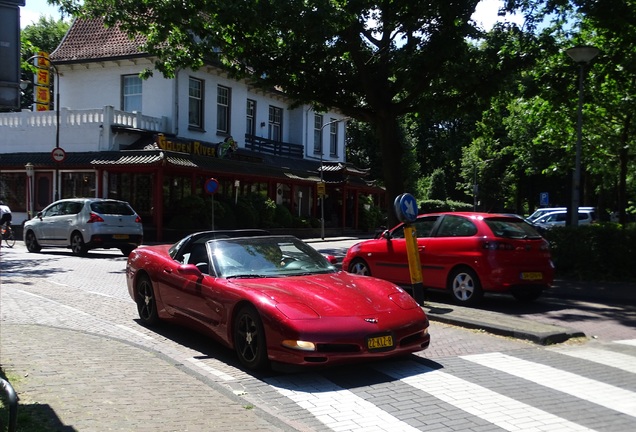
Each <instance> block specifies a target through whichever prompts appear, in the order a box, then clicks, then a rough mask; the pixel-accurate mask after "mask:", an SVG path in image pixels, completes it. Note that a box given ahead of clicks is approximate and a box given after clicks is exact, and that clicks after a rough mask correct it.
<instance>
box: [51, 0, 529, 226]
mask: <svg viewBox="0 0 636 432" xmlns="http://www.w3.org/2000/svg"><path fill="white" fill-rule="evenodd" d="M55 1H56V2H58V3H60V4H63V5H64V7H65V9H66V10H67V11H71V12H75V13H77V14H84V15H85V16H89V17H103V19H104V20H105V22H106V23H107V24H108V25H120V26H121V28H122V29H123V30H125V31H126V32H128V33H129V34H130V35H133V34H143V35H145V36H146V38H147V43H146V44H145V46H143V47H141V48H142V49H144V50H145V51H147V52H148V53H149V54H152V55H155V56H157V58H158V59H159V60H158V61H157V63H156V68H157V69H158V70H159V71H161V72H162V73H163V74H164V75H165V76H168V77H169V76H172V75H173V74H174V71H175V70H176V69H177V68H184V67H190V68H193V69H197V68H199V67H201V66H202V65H204V64H206V63H210V62H219V63H220V64H222V65H224V66H225V67H226V68H227V69H228V71H229V72H230V73H231V74H232V76H234V77H236V78H245V79H249V80H251V82H252V84H253V85H255V86H260V87H266V88H273V87H275V86H276V87H278V88H282V89H283V90H284V91H285V93H286V94H287V95H289V96H290V97H291V98H293V99H295V100H296V101H297V102H298V103H310V104H312V105H314V106H315V107H316V108H317V109H322V108H325V107H331V108H336V109H339V110H340V111H341V112H343V113H344V114H345V115H347V116H350V117H352V118H354V119H357V120H359V121H362V122H365V123H368V124H370V125H371V127H372V130H373V133H374V136H375V139H376V140H377V143H378V146H379V149H380V152H381V155H382V174H383V175H382V178H383V180H384V184H385V186H386V190H387V202H392V201H393V198H394V197H395V196H397V195H398V194H400V193H402V192H403V191H404V188H405V186H407V185H409V184H410V183H412V182H414V180H410V181H407V180H406V175H407V174H408V170H405V169H403V166H402V164H403V161H404V160H405V159H404V157H405V156H406V155H407V154H408V152H409V151H410V150H411V149H412V146H411V144H409V143H405V142H404V141H403V140H404V139H405V138H406V135H405V134H404V133H403V132H404V131H403V130H402V129H401V119H402V118H403V117H404V116H407V115H408V114H411V113H426V114H428V113H430V109H428V110H427V109H425V107H443V106H456V105H458V104H461V103H462V101H463V100H465V99H467V98H469V97H474V95H480V94H484V93H485V92H486V91H487V90H488V89H489V88H491V87H493V86H494V85H495V83H497V82H498V81H499V80H500V79H501V73H502V72H503V71H505V70H506V68H507V64H509V63H511V62H513V61H515V62H524V61H525V58H524V57H520V56H515V57H506V56H502V55H500V50H499V49H498V47H497V46H496V43H498V42H499V40H498V39H497V38H493V39H492V40H491V41H492V42H495V44H493V45H491V46H489V49H488V50H480V49H478V48H477V46H476V44H475V43H471V40H473V41H474V40H478V39H479V38H481V37H482V36H483V34H482V33H481V32H480V30H479V29H477V28H476V27H475V24H474V23H473V22H472V21H471V15H472V14H473V12H474V10H475V6H476V5H477V3H479V0H459V1H452V2H448V1H447V0H435V1H427V2H420V1H412V0H395V1H390V2H388V1H387V2H380V3H378V2H376V1H370V0H359V1H355V2H351V1H347V0H308V1H302V2H301V1H289V0H269V1H258V2H255V1H239V0H237V1H225V0H224V1H220V0H210V1H206V2H198V1H191V2H183V1H177V0H161V1H159V0H147V1H144V2H139V1H137V0H134V1H133V0H84V1H83V2H80V1H79V0H55ZM503 30H506V31H507V29H502V31H503ZM414 175H415V177H417V173H414ZM389 217H390V218H391V219H393V220H394V219H395V216H394V215H393V214H392V213H390V214H389Z"/></svg>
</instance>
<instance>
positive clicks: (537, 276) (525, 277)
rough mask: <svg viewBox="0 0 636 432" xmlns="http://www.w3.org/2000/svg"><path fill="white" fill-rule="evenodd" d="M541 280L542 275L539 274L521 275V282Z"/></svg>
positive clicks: (525, 273) (527, 273)
mask: <svg viewBox="0 0 636 432" xmlns="http://www.w3.org/2000/svg"><path fill="white" fill-rule="evenodd" d="M541 279H543V273H541V272H523V273H521V280H531V281H535V280H541Z"/></svg>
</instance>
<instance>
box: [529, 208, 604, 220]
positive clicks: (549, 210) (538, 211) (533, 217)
mask: <svg viewBox="0 0 636 432" xmlns="http://www.w3.org/2000/svg"><path fill="white" fill-rule="evenodd" d="M567 210H568V209H567V207H541V208H538V209H536V210H535V211H534V212H533V213H532V214H531V215H530V216H528V217H527V218H526V220H527V221H528V222H530V223H534V222H535V221H536V220H538V219H540V218H541V217H543V216H545V215H547V214H548V213H552V212H556V211H567ZM581 210H591V211H595V208H594V207H579V211H581Z"/></svg>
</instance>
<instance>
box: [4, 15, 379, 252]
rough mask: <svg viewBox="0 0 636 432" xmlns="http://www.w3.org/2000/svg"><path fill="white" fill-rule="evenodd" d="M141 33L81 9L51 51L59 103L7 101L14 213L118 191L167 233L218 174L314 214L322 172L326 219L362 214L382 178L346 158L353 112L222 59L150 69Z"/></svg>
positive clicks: (342, 221) (342, 220) (7, 165)
mask: <svg viewBox="0 0 636 432" xmlns="http://www.w3.org/2000/svg"><path fill="white" fill-rule="evenodd" d="M141 42H142V40H141V39H136V40H131V39H129V38H128V37H127V36H126V35H125V34H124V33H123V32H121V31H120V30H119V29H118V28H117V27H111V28H106V27H104V25H103V22H102V21H101V20H76V21H75V22H74V23H73V25H72V26H71V28H70V29H69V32H68V33H67V35H66V36H65V38H64V40H63V41H62V43H61V44H60V46H59V47H58V48H57V49H56V50H55V52H53V53H51V55H50V59H51V67H50V68H49V69H48V71H49V72H50V80H55V86H54V92H55V95H53V97H52V99H55V100H56V102H55V107H56V108H55V109H54V110H53V111H23V112H18V113H0V179H2V182H1V183H0V187H1V188H2V189H1V190H0V198H2V197H3V198H4V199H5V201H8V202H9V204H10V206H11V207H12V209H13V211H14V215H15V216H14V221H15V222H20V221H21V220H22V219H25V218H26V217H27V214H33V213H35V212H37V211H39V210H41V209H42V208H43V207H44V206H46V205H47V204H49V203H50V202H51V201H53V200H55V199H57V198H66V197H71V196H102V197H116V198H119V199H124V200H126V201H129V202H130V203H131V204H132V205H133V207H134V208H135V209H136V210H137V212H138V213H140V214H141V215H142V218H143V219H144V226H145V227H146V228H147V231H150V232H156V237H157V239H158V240H161V239H162V237H165V236H164V231H165V229H166V228H170V227H171V226H173V225H174V224H175V223H177V221H178V220H179V216H180V211H181V210H180V208H179V206H180V205H182V204H181V203H182V202H183V200H184V199H185V198H187V197H189V196H192V195H194V196H204V197H205V196H207V197H209V196H210V195H212V193H210V192H211V190H209V188H210V187H211V186H210V185H211V184H218V189H215V190H214V191H213V194H214V197H217V198H218V199H223V198H225V199H226V200H227V201H229V202H231V201H232V199H233V200H234V203H235V204H236V202H237V200H238V197H239V196H245V195H248V194H260V195H263V196H267V197H270V198H271V199H272V200H274V201H275V202H276V204H278V205H284V206H286V207H288V208H289V210H290V211H291V212H292V214H293V215H294V216H298V217H299V218H305V219H311V218H314V219H315V218H319V217H320V216H321V214H322V212H321V211H319V203H320V200H319V199H318V198H319V195H318V193H319V192H322V190H323V188H322V186H319V185H320V184H324V185H326V187H325V188H324V190H325V193H326V197H327V198H326V200H325V208H324V212H325V213H326V214H325V222H326V223H327V225H328V226H331V227H339V228H344V227H345V226H347V227H355V226H356V225H357V220H358V215H357V207H358V206H357V203H358V195H359V193H373V194H378V193H379V192H380V190H379V189H377V188H375V187H373V186H372V185H370V184H368V183H367V182H366V181H364V180H363V177H364V176H365V175H366V173H365V172H363V171H361V170H358V169H355V168H353V167H351V166H348V165H347V164H346V158H345V129H346V118H345V116H344V115H342V114H341V113H339V112H336V111H333V112H324V113H323V112H315V111H314V110H313V109H312V108H311V107H310V106H308V105H305V106H300V107H297V108H293V109H292V108H290V106H291V104H292V102H293V101H291V100H289V99H288V98H287V97H286V96H285V95H284V94H283V93H282V92H279V91H276V90H272V91H263V90H259V89H256V88H253V87H251V86H250V85H248V84H247V83H246V82H243V81H236V80H233V79H230V78H229V77H228V76H227V74H226V73H225V71H224V70H223V69H222V68H220V67H217V66H214V65H208V66H205V67H203V68H201V69H200V70H197V71H192V70H187V69H184V70H179V71H178V72H177V74H176V76H175V77H174V78H173V79H166V78H164V77H163V76H162V75H161V74H160V73H158V72H156V73H154V76H152V77H151V78H149V79H147V80H142V79H141V78H140V77H139V73H140V72H141V71H143V70H144V69H146V68H152V66H153V58H151V57H149V56H148V55H147V54H145V53H142V52H140V51H139V48H138V47H139V46H140V45H141ZM36 59H38V60H41V59H42V57H39V56H38V57H36ZM46 93H47V92H45V93H44V95H45V96H46ZM58 102H59V103H58ZM57 107H60V109H59V110H57ZM210 179H214V180H215V182H213V183H210V182H209V180H210ZM321 179H322V180H324V181H325V183H321ZM377 196H378V197H379V195H377ZM379 199H381V198H379ZM345 203H347V204H349V205H346V204H345ZM20 215H21V216H22V218H21V217H20ZM173 222H174V223H173Z"/></svg>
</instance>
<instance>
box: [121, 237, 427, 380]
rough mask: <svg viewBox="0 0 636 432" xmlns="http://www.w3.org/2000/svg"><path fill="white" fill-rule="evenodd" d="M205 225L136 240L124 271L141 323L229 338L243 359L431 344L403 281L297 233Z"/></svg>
mask: <svg viewBox="0 0 636 432" xmlns="http://www.w3.org/2000/svg"><path fill="white" fill-rule="evenodd" d="M266 234H267V233H266V232H260V231H208V232H200V233H196V234H192V235H190V236H187V237H185V238H184V239H182V240H181V241H179V242H178V243H176V244H174V245H158V246H142V247H139V248H137V249H135V250H134V251H133V252H132V253H131V254H130V256H129V258H128V263H127V266H126V281H127V284H128V291H129V293H130V296H131V297H132V298H133V300H134V301H135V303H137V310H138V312H139V317H140V318H141V321H142V323H144V324H146V325H152V324H156V323H157V322H158V321H159V320H170V321H173V322H175V323H180V324H184V325H187V326H189V327H191V328H194V329H196V330H199V331H201V332H203V333H205V334H208V335H210V336H212V337H213V338H215V339H216V340H218V341H220V342H221V343H223V344H224V345H226V346H228V347H230V348H233V349H234V350H235V351H236V353H237V355H238V358H239V360H240V361H241V363H242V364H243V365H244V366H245V367H246V368H248V369H262V368H266V367H268V366H270V365H271V364H273V363H274V364H277V363H281V364H288V365H289V364H292V365H303V366H307V365H314V366H316V365H331V364H337V363H343V362H351V361H358V360H368V359H378V358H385V357H392V356H398V355H405V354H409V353H413V352H416V351H421V350H423V349H425V348H427V347H428V345H429V342H430V336H429V334H428V325H429V323H428V319H427V317H426V314H425V313H424V311H423V310H422V308H421V307H420V306H419V305H418V304H417V303H416V302H415V300H413V298H412V297H411V296H410V295H409V294H408V293H407V292H405V291H404V290H403V289H402V288H400V287H398V286H396V285H394V284H392V283H390V282H387V281H383V280H380V279H376V278H366V277H359V276H356V275H351V274H349V273H346V272H342V271H338V270H337V269H336V268H335V267H334V266H333V265H332V264H331V263H330V262H329V260H328V259H327V258H326V257H324V256H323V255H321V254H320V253H319V252H317V251H316V250H315V249H313V248H312V247H311V246H309V245H308V244H306V243H304V242H303V241H301V240H299V239H297V238H296V237H293V236H289V235H284V236H272V235H266Z"/></svg>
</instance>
